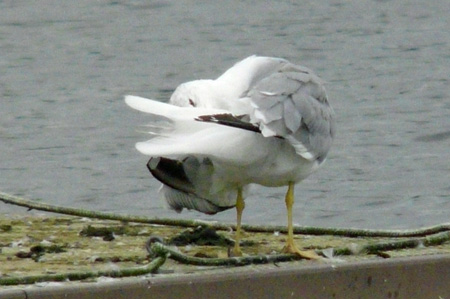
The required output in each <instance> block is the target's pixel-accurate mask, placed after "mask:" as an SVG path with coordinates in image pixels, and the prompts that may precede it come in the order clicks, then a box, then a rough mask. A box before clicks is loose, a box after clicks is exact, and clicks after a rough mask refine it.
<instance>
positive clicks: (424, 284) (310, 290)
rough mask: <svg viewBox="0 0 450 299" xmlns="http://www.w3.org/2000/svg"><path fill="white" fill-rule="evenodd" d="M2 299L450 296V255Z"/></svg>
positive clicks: (20, 293) (164, 279) (145, 281)
mask: <svg viewBox="0 0 450 299" xmlns="http://www.w3.org/2000/svg"><path fill="white" fill-rule="evenodd" d="M0 298H2V299H3V298H27V299H35V298H42V299H43V298H68V299H71V298H73V299H78V298H84V299H90V298H126V299H134V298H177V299H181V298H450V255H434V256H422V257H408V258H393V259H387V260H377V261H373V260H372V261H363V262H354V263H338V264H312V265H299V264H293V265H291V264H289V265H287V266H283V267H280V268H277V267H274V266H271V267H261V266H258V267H244V268H234V269H233V271H228V268H227V269H224V271H223V272H220V271H219V272H217V271H216V272H214V273H212V274H210V273H209V274H205V273H202V274H199V273H196V274H172V275H155V276H154V277H145V278H133V279H118V280H114V281H110V282H102V283H68V284H67V285H63V286H45V287H37V286H33V287H21V288H17V289H9V290H3V291H0Z"/></svg>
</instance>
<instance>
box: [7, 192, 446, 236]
mask: <svg viewBox="0 0 450 299" xmlns="http://www.w3.org/2000/svg"><path fill="white" fill-rule="evenodd" d="M0 201H3V202H4V203H6V204H13V205H18V206H22V207H26V208H28V209H35V210H40V211H46V212H52V213H58V214H65V215H71V216H79V217H87V218H96V219H103V220H117V221H123V222H135V223H146V224H159V225H168V226H179V227H197V226H204V225H208V226H210V227H212V228H214V229H217V230H229V229H230V228H233V229H235V228H236V225H234V224H226V223H209V222H207V221H200V220H183V219H170V218H148V217H140V216H130V215H118V214H114V213H105V212H95V211H89V210H84V209H75V208H67V207H60V206H54V205H49V204H45V203H39V202H36V201H32V200H27V199H24V198H22V197H19V196H14V195H10V194H7V193H4V192H0ZM242 229H243V230H245V231H247V232H276V231H277V232H281V233H286V232H287V229H286V227H285V226H258V225H245V224H244V225H242ZM445 231H450V223H444V224H439V225H435V226H431V227H425V228H420V229H412V230H371V229H353V228H321V227H308V226H302V227H299V226H297V227H294V233H295V234H304V235H333V236H343V237H344V236H345V237H394V238H399V237H423V236H427V235H430V234H435V233H439V232H445Z"/></svg>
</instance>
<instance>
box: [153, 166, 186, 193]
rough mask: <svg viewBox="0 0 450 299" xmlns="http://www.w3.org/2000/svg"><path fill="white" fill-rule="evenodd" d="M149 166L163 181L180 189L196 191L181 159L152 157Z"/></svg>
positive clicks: (159, 179) (157, 177) (154, 174)
mask: <svg viewBox="0 0 450 299" xmlns="http://www.w3.org/2000/svg"><path fill="white" fill-rule="evenodd" d="M147 168H148V170H149V171H150V173H151V174H152V175H153V176H154V177H155V178H156V179H157V180H158V181H160V182H161V183H163V184H165V185H167V186H169V187H172V188H174V189H176V190H179V191H183V192H186V193H195V188H194V185H193V184H192V182H191V181H190V180H189V179H188V177H187V176H186V172H185V171H184V168H183V163H182V162H181V161H178V160H173V159H168V158H164V157H157V158H151V159H150V160H149V161H148V163H147Z"/></svg>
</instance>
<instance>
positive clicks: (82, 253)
mask: <svg viewBox="0 0 450 299" xmlns="http://www.w3.org/2000/svg"><path fill="white" fill-rule="evenodd" d="M150 236H159V237H160V238H162V239H163V240H164V242H165V243H167V244H169V245H170V244H175V245H176V246H177V248H178V250H180V251H181V252H182V253H185V254H187V255H190V256H197V257H212V258H214V257H227V252H228V250H229V248H231V247H232V246H233V241H232V240H233V237H234V233H233V232H232V231H231V230H229V231H215V230H213V229H211V228H206V229H205V228H204V227H203V228H195V229H186V228H180V227H171V226H162V225H149V224H134V223H123V222H120V221H106V220H93V219H87V218H79V217H42V216H41V217H37V216H34V217H10V218H0V277H20V276H25V275H42V274H52V273H55V274H56V273H66V272H70V271H95V270H98V271H100V270H108V269H117V268H123V267H133V266H139V265H141V264H146V263H148V262H149V261H150V258H149V255H148V253H147V251H146V249H145V243H146V241H147V240H148V239H149V237H150ZM285 238H286V237H285V235H283V234H278V233H276V232H275V233H248V232H243V237H242V239H243V241H245V242H244V243H243V244H242V245H243V247H242V249H243V252H244V254H247V255H258V254H264V255H265V254H274V253H277V252H280V250H281V248H282V247H283V245H284V242H285ZM295 238H296V241H297V244H298V245H301V247H303V248H307V249H327V248H339V247H348V248H352V250H353V251H354V252H355V253H356V254H354V255H350V256H338V257H334V258H337V259H339V260H340V261H339V262H345V261H351V260H361V259H381V258H389V257H396V256H414V255H426V254H438V253H447V254H450V242H448V241H447V242H445V243H443V244H441V245H438V246H433V247H423V246H419V247H418V248H413V249H402V250H395V251H387V252H381V253H370V254H368V253H367V252H359V251H358V247H360V246H362V245H365V244H369V243H376V242H382V241H388V240H389V239H388V238H349V237H339V236H305V235H298V236H296V237H295ZM399 239H400V238H395V240H399ZM175 245H174V246H175ZM329 251H330V255H332V250H329ZM301 263H305V264H309V263H313V262H311V261H301V262H300V264H301ZM236 269H237V270H236V271H239V270H238V269H239V268H236ZM196 271H205V268H204V267H195V266H189V265H181V264H179V263H176V262H173V261H170V260H168V261H167V262H166V264H164V265H163V267H162V268H161V271H160V273H165V274H170V273H191V272H196ZM0 288H2V287H1V286H0Z"/></svg>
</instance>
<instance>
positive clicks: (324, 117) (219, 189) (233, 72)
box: [125, 56, 335, 258]
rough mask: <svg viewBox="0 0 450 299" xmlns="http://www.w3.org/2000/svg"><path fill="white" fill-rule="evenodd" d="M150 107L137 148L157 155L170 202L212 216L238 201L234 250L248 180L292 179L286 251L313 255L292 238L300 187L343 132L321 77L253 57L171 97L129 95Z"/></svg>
mask: <svg viewBox="0 0 450 299" xmlns="http://www.w3.org/2000/svg"><path fill="white" fill-rule="evenodd" d="M125 102H126V103H127V104H128V105H129V106H131V107H132V108H134V109H137V110H140V111H143V112H146V113H149V114H150V116H151V119H150V121H151V123H150V124H149V125H148V130H149V133H150V134H152V135H153V138H151V139H150V140H148V141H145V142H138V143H137V144H136V148H137V149H138V151H140V152H141V153H143V154H145V155H147V156H150V157H151V158H150V160H149V162H148V164H147V167H148V169H149V170H150V172H151V173H152V175H153V176H154V177H155V178H156V179H158V180H159V181H161V182H162V183H163V186H162V188H161V191H160V192H161V195H162V197H163V198H165V200H166V201H167V203H168V204H169V206H170V207H171V208H172V209H174V210H176V211H178V212H180V211H181V210H182V209H183V208H187V209H194V210H197V211H200V212H203V213H206V214H215V213H217V212H220V211H223V210H226V209H230V208H233V207H236V211H237V227H236V242H235V246H234V249H233V253H234V255H241V249H240V246H239V241H240V231H241V228H240V227H241V216H242V212H243V210H244V207H245V203H244V199H245V196H246V194H247V191H248V186H249V184H260V185H263V186H268V187H279V186H288V191H287V194H286V198H285V202H286V208H287V215H288V238H287V244H286V246H285V247H284V251H285V252H289V253H296V254H298V255H300V256H303V257H306V258H315V257H316V256H315V254H314V253H312V252H309V251H302V250H299V249H298V248H297V246H296V245H295V243H294V238H293V226H292V205H293V203H294V185H295V183H298V182H300V181H302V180H303V179H305V178H306V177H308V176H309V175H310V174H311V173H313V172H314V171H315V170H317V168H318V167H319V166H320V165H322V163H323V162H324V161H325V159H326V156H327V153H328V151H329V149H330V147H331V144H332V141H333V138H334V134H335V121H334V112H333V109H332V107H331V106H330V104H329V102H328V99H327V94H326V91H325V88H324V86H323V82H322V80H321V79H320V78H319V77H318V76H316V75H315V74H314V73H313V72H312V71H311V70H309V69H308V68H306V67H303V66H299V65H295V64H292V63H290V62H289V61H287V60H285V59H281V58H272V57H259V56H250V57H248V58H246V59H244V60H242V61H240V62H238V63H236V64H235V65H234V66H233V67H231V68H230V69H228V70H227V71H226V72H225V73H224V74H222V75H221V76H220V77H219V78H217V79H216V80H196V81H191V82H187V83H183V84H181V85H180V86H178V87H177V89H176V90H175V92H174V93H173V95H172V96H171V98H170V101H169V103H162V102H159V101H154V100H149V99H145V98H141V97H136V96H126V97H125Z"/></svg>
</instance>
